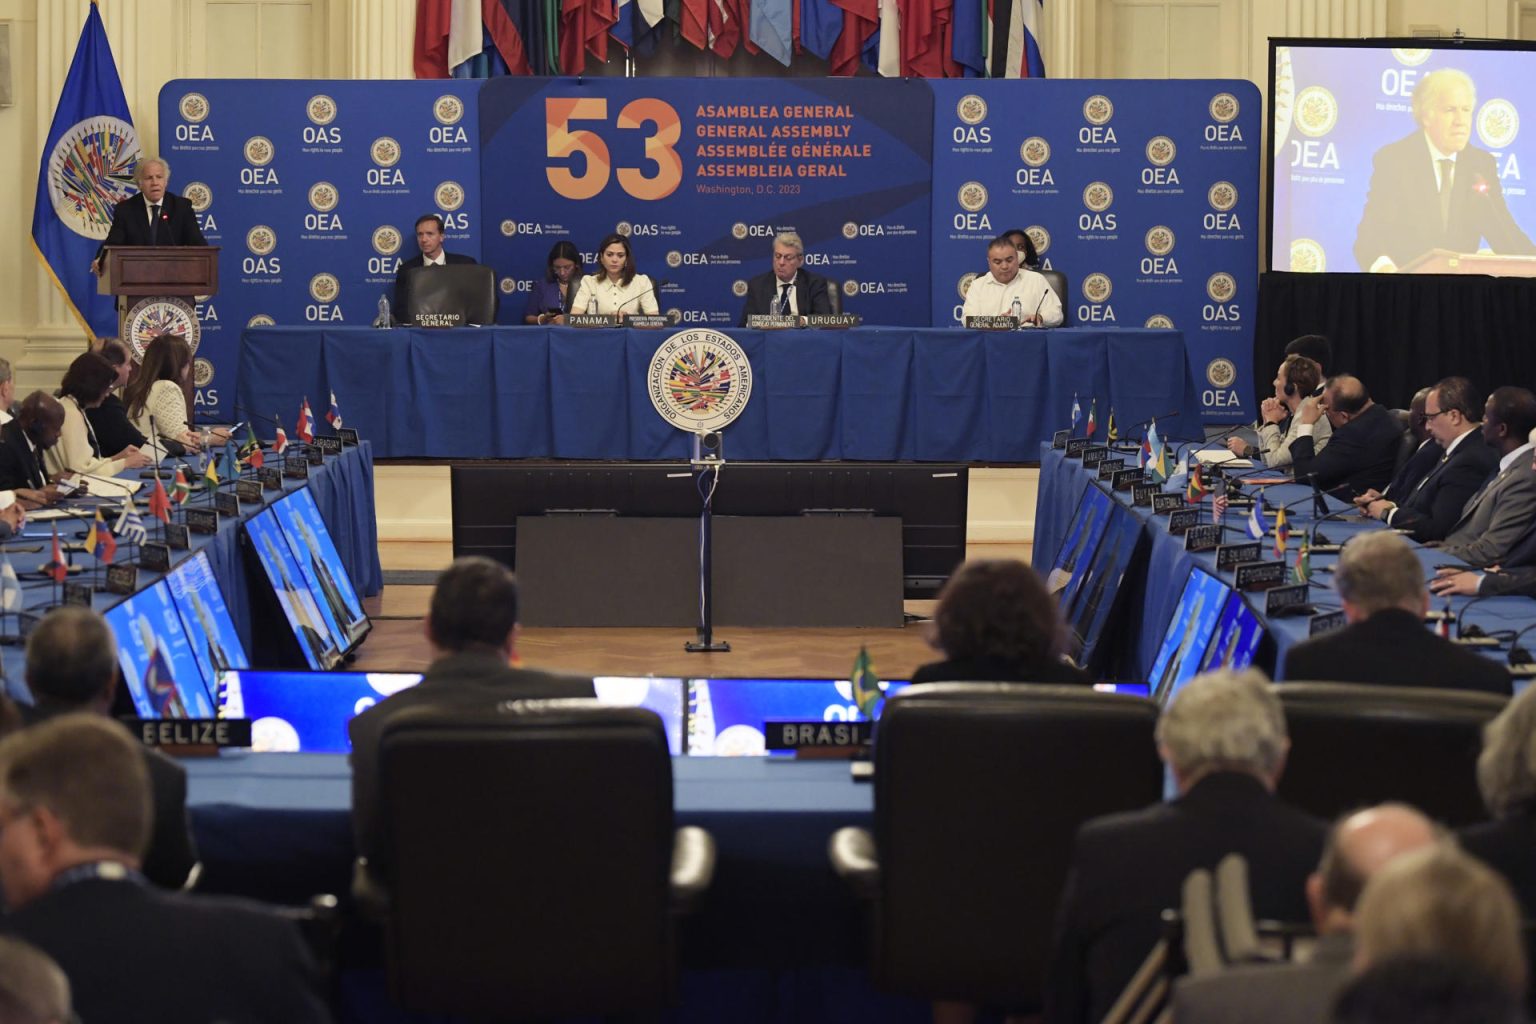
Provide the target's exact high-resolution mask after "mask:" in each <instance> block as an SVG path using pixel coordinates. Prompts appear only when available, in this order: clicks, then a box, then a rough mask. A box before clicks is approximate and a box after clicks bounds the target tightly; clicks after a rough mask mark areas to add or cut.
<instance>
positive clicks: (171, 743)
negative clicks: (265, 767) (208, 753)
mask: <svg viewBox="0 0 1536 1024" xmlns="http://www.w3.org/2000/svg"><path fill="white" fill-rule="evenodd" d="M123 722H124V724H126V725H127V726H128V728H130V729H132V730H133V732H134V734H135V735H137V736H138V737H139V741H140V742H141V743H143V744H144V745H145V746H146V747H249V746H250V745H251V720H250V719H249V718H125V719H123Z"/></svg>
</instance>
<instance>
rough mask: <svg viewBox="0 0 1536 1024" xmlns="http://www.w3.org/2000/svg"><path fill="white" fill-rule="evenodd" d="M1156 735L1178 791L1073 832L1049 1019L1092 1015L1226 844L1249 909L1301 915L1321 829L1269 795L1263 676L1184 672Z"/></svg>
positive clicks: (1272, 739) (1271, 721)
mask: <svg viewBox="0 0 1536 1024" xmlns="http://www.w3.org/2000/svg"><path fill="white" fill-rule="evenodd" d="M1157 743H1158V751H1159V754H1160V755H1161V756H1162V758H1163V760H1164V762H1165V763H1166V764H1167V765H1168V766H1169V768H1170V769H1171V770H1172V772H1173V778H1174V781H1175V783H1176V784H1177V785H1178V790H1179V796H1178V799H1176V800H1174V801H1173V802H1172V803H1166V804H1157V805H1154V806H1153V807H1149V808H1147V809H1146V810H1142V811H1133V812H1130V813H1127V814H1111V815H1108V816H1106V817H1102V818H1096V819H1094V820H1093V821H1090V822H1088V823H1087V824H1085V825H1084V826H1083V827H1082V828H1081V829H1080V830H1079V831H1078V833H1077V839H1076V841H1075V843H1074V846H1073V853H1072V866H1071V869H1070V871H1069V873H1068V876H1067V884H1066V887H1065V889H1064V891H1063V893H1062V904H1061V911H1060V914H1059V916H1058V918H1057V929H1056V943H1055V949H1054V952H1053V954H1052V966H1051V970H1050V972H1049V974H1048V975H1047V979H1046V994H1045V1019H1046V1021H1047V1022H1049V1024H1083V1022H1089V1021H1093V1022H1097V1021H1100V1020H1102V1019H1103V1018H1104V1014H1105V1012H1106V1011H1108V1010H1109V1008H1110V1006H1111V1005H1112V1004H1113V1003H1114V1001H1115V999H1116V998H1117V997H1118V996H1119V995H1120V992H1121V991H1122V990H1123V989H1124V988H1125V986H1126V984H1127V983H1128V982H1129V981H1130V980H1131V976H1132V975H1133V974H1134V973H1135V972H1136V969H1137V968H1138V967H1139V966H1140V965H1141V963H1142V961H1143V960H1144V959H1145V958H1146V956H1147V954H1148V953H1150V952H1151V951H1152V948H1153V946H1155V945H1156V944H1157V941H1158V939H1159V937H1160V936H1161V931H1162V926H1161V920H1160V915H1161V913H1162V911H1163V910H1164V909H1165V908H1167V907H1176V906H1178V905H1179V902H1180V893H1181V891H1182V887H1183V884H1184V878H1185V876H1186V875H1188V874H1189V872H1191V871H1193V870H1195V869H1196V868H1207V869H1214V868H1215V867H1216V865H1217V863H1218V862H1219V861H1220V860H1221V859H1222V858H1223V857H1225V856H1226V855H1227V854H1229V853H1238V854H1241V855H1242V856H1243V857H1244V858H1245V859H1246V860H1247V861H1248V874H1249V879H1250V886H1251V888H1252V891H1253V908H1254V913H1255V915H1256V916H1258V917H1260V918H1269V919H1274V920H1281V921H1302V920H1305V919H1306V916H1307V905H1306V899H1305V896H1304V887H1305V882H1306V878H1307V875H1308V874H1309V873H1310V872H1311V871H1312V869H1313V867H1314V866H1315V865H1316V864H1317V861H1318V856H1319V854H1320V853H1321V852H1322V848H1323V839H1324V835H1325V834H1326V832H1327V826H1326V825H1325V824H1324V823H1323V822H1321V821H1318V820H1317V819H1316V818H1313V817H1311V816H1310V815H1307V814H1303V813H1302V812H1301V811H1298V810H1296V809H1294V808H1292V807H1288V806H1286V805H1285V804H1282V803H1280V802H1279V801H1278V800H1277V799H1276V798H1275V795H1274V789H1275V783H1276V782H1277V781H1278V780H1279V778H1280V773H1281V771H1282V770H1283V768H1284V766H1285V755H1286V752H1287V750H1288V749H1289V747H1290V740H1289V738H1288V736H1287V734H1286V729H1285V715H1284V713H1283V712H1282V711H1281V709H1280V702H1279V700H1278V699H1277V698H1276V697H1275V695H1274V694H1273V693H1272V692H1270V688H1269V685H1268V680H1266V679H1265V678H1264V675H1263V673H1261V672H1257V671H1247V672H1241V673H1236V672H1230V671H1220V672H1211V673H1208V674H1206V675H1202V676H1197V677H1196V678H1194V679H1192V680H1191V681H1190V682H1189V683H1188V684H1187V685H1186V686H1185V687H1184V688H1183V689H1182V690H1180V691H1179V692H1178V693H1177V694H1176V695H1175V696H1174V698H1173V701H1172V702H1171V703H1170V704H1169V705H1168V707H1167V708H1165V709H1164V711H1163V715H1162V718H1161V719H1159V721H1158V724H1157Z"/></svg>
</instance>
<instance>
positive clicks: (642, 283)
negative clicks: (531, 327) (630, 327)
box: [571, 233, 660, 322]
mask: <svg viewBox="0 0 1536 1024" xmlns="http://www.w3.org/2000/svg"><path fill="white" fill-rule="evenodd" d="M597 262H598V271H597V273H595V274H588V275H587V276H585V277H583V278H582V279H581V283H580V285H578V286H577V288H576V297H575V298H574V299H572V300H571V312H572V313H598V314H603V315H612V316H617V317H618V318H619V320H620V321H621V322H622V321H623V319H624V318H625V317H626V316H628V315H629V314H631V313H643V314H646V315H648V316H655V315H656V314H657V313H658V312H659V311H660V307H659V306H658V305H657V303H656V286H655V285H654V284H653V283H652V282H651V279H650V278H649V277H647V276H646V275H644V274H639V273H636V272H635V253H634V250H633V249H632V248H630V244H629V239H628V237H626V236H624V235H621V234H618V233H614V234H611V235H609V236H608V237H607V238H604V239H603V244H602V245H599V246H598V247H597Z"/></svg>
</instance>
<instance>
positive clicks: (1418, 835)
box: [1173, 804, 1440, 1024]
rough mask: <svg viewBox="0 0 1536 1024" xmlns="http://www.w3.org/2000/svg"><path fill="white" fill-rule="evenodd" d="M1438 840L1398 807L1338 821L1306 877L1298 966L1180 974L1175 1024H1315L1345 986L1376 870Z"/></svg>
mask: <svg viewBox="0 0 1536 1024" xmlns="http://www.w3.org/2000/svg"><path fill="white" fill-rule="evenodd" d="M1439 839H1440V833H1439V831H1438V830H1437V829H1436V828H1435V825H1434V823H1433V822H1431V821H1430V820H1429V819H1428V818H1426V817H1424V815H1422V814H1420V813H1419V812H1418V811H1416V810H1414V809H1413V808H1412V807H1409V806H1408V805H1406V804H1382V805H1381V806H1379V807H1368V808H1366V809H1365V810H1363V811H1356V812H1355V813H1353V814H1349V815H1346V816H1344V817H1343V818H1341V819H1339V821H1338V822H1337V823H1336V824H1335V825H1334V826H1333V828H1332V830H1330V831H1329V833H1328V843H1327V845H1326V846H1325V847H1324V848H1323V859H1322V861H1321V862H1319V863H1318V865H1317V870H1316V871H1314V872H1313V873H1312V874H1311V875H1310V876H1308V878H1307V906H1308V907H1309V908H1310V909H1311V911H1312V926H1313V927H1314V928H1316V929H1317V945H1316V946H1314V947H1313V951H1312V956H1311V958H1310V959H1308V960H1306V961H1304V962H1295V963H1287V964H1280V965H1276V964H1262V965H1257V964H1256V965H1253V966H1247V967H1244V966H1238V967H1230V968H1228V969H1227V970H1224V971H1220V972H1218V973H1215V974H1204V975H1188V976H1185V977H1184V978H1181V979H1180V980H1179V982H1178V985H1177V987H1176V988H1175V990H1174V997H1173V1017H1174V1020H1176V1021H1177V1022H1178V1024H1227V1022H1229V1021H1237V1020H1240V1021H1243V1022H1244V1024H1316V1022H1317V1021H1323V1020H1327V1019H1328V1010H1329V1007H1330V1006H1332V1004H1333V998H1334V996H1335V995H1336V994H1337V993H1338V990H1339V989H1341V988H1342V987H1343V986H1344V984H1345V983H1346V982H1347V981H1348V980H1349V976H1350V966H1351V960H1352V959H1353V957H1354V945H1355V944H1354V938H1353V936H1354V930H1355V904H1356V903H1357V902H1358V901H1359V899H1360V891H1361V890H1362V889H1364V888H1365V883H1366V882H1367V881H1368V880H1369V879H1370V877H1371V876H1372V875H1374V874H1375V873H1376V872H1377V870H1378V869H1380V868H1381V867H1383V866H1384V865H1386V864H1387V862H1389V861H1390V860H1392V858H1394V857H1396V856H1397V855H1398V854H1400V853H1407V852H1409V851H1410V850H1420V849H1423V848H1424V847H1427V846H1430V845H1432V844H1434V843H1435V842H1437V841H1438V840H1439Z"/></svg>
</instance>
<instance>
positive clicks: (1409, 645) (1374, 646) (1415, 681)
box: [1280, 608, 1510, 694]
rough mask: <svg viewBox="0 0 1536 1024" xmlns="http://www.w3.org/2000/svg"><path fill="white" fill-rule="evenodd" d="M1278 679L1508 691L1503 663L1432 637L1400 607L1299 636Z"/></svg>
mask: <svg viewBox="0 0 1536 1024" xmlns="http://www.w3.org/2000/svg"><path fill="white" fill-rule="evenodd" d="M1280 678H1282V679H1307V680H1317V681H1319V682H1329V683H1381V684H1383V685H1385V686H1432V687H1437V688H1440V689H1445V690H1484V691H1486V692H1488V693H1502V694H1508V693H1509V692H1510V676H1509V673H1508V672H1507V671H1505V669H1504V666H1503V665H1501V664H1499V663H1498V662H1497V661H1494V660H1493V659H1492V658H1485V657H1483V656H1482V655H1480V654H1474V653H1473V652H1472V651H1470V650H1464V649H1463V648H1460V647H1457V646H1456V645H1455V644H1453V643H1451V642H1450V641H1449V640H1446V639H1444V638H1442V637H1438V636H1436V635H1435V634H1434V633H1432V632H1430V630H1429V629H1428V628H1426V627H1425V625H1424V621H1423V620H1422V619H1420V618H1419V617H1418V616H1417V615H1414V614H1413V613H1412V612H1407V611H1403V610H1402V609H1400V608H1387V609H1385V610H1383V611H1379V612H1377V613H1376V614H1375V615H1372V616H1371V617H1370V618H1368V619H1366V620H1365V621H1364V622H1355V623H1351V624H1350V625H1348V626H1345V627H1344V628H1343V629H1340V630H1335V631H1334V632H1332V633H1324V634H1323V635H1322V636H1315V637H1313V638H1312V639H1310V640H1303V641H1302V642H1301V643H1299V644H1297V645H1296V646H1295V647H1292V648H1291V649H1290V650H1289V651H1287V652H1286V654H1285V668H1284V670H1283V671H1282V672H1281V673H1280Z"/></svg>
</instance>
